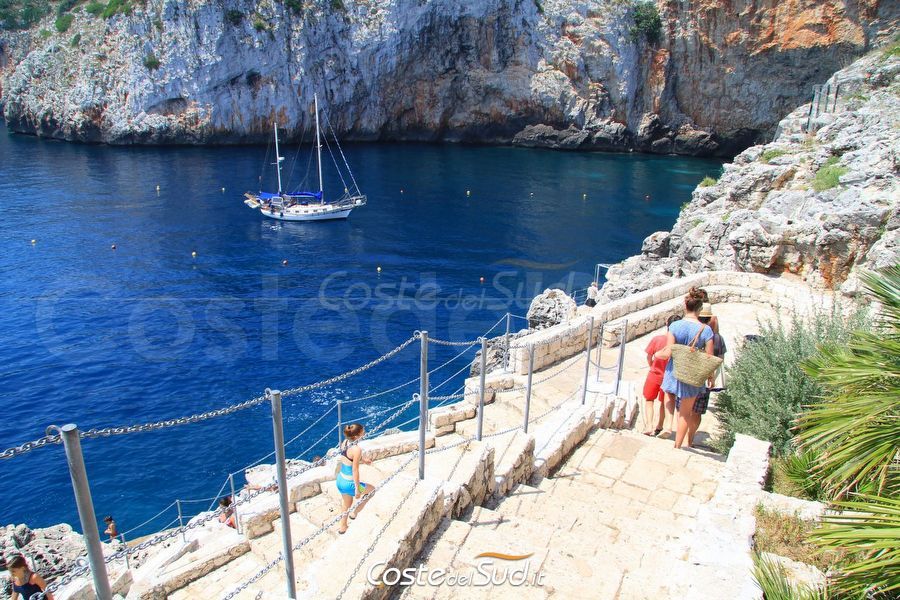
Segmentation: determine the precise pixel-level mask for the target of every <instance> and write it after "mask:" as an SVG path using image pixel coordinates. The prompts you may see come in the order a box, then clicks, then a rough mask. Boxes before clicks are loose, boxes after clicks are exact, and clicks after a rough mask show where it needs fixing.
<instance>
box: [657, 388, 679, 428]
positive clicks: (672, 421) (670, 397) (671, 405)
mask: <svg viewBox="0 0 900 600" xmlns="http://www.w3.org/2000/svg"><path fill="white" fill-rule="evenodd" d="M659 410H660V412H662V413H663V414H665V413H668V414H669V427H668V428H667V429H666V430H665V431H664V432H663V433H665V434H668V435H666V437H667V438H668V437H671V436H672V432H673V431H675V428H676V427H677V423H678V422H677V420H676V415H675V394H670V393H668V392H666V401H665V410H663V408H662V407H660V409H659ZM663 418H665V417H663Z"/></svg>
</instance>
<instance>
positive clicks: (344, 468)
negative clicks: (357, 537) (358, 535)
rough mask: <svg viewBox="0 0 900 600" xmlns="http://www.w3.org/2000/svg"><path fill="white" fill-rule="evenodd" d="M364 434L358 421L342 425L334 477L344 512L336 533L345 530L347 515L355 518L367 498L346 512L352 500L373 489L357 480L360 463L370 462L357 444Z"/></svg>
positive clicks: (351, 504)
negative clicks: (341, 438)
mask: <svg viewBox="0 0 900 600" xmlns="http://www.w3.org/2000/svg"><path fill="white" fill-rule="evenodd" d="M364 435H366V430H365V428H364V427H363V426H362V425H360V424H359V423H350V424H349V425H347V426H346V427H344V440H343V441H342V442H341V445H340V455H339V456H338V462H339V464H340V471H339V472H338V474H337V477H335V483H336V484H337V489H338V491H339V492H340V493H341V512H342V513H344V515H343V517H341V525H340V528H339V529H338V533H346V532H347V517H348V516H349V517H350V518H351V519H355V518H356V515H357V514H358V513H359V511H361V510H362V509H363V507H365V505H366V502H368V501H369V500H368V498H367V499H366V500H363V501H362V502H360V504H359V506H357V507H356V509H355V510H354V511H353V512H351V513H348V512H347V511H348V510H350V507H351V506H353V502H354V501H355V500H357V499H359V498H362V497H363V496H365V495H367V494H371V493H372V492H374V491H375V486H374V485H372V484H369V483H364V482H362V481H360V480H359V465H360V463H362V464H365V465H371V464H372V461H371V460H369V459H366V458H364V457H363V451H362V448H360V447H359V444H358V442H359V441H360V440H361V439H362V438H363V436H364Z"/></svg>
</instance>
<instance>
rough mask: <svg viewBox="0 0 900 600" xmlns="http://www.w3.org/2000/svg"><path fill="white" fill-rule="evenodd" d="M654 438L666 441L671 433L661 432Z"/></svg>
mask: <svg viewBox="0 0 900 600" xmlns="http://www.w3.org/2000/svg"><path fill="white" fill-rule="evenodd" d="M656 437H658V438H659V439H661V440H667V439H669V438H670V437H672V432H671V431H663V432H661V433H660V434H659V435H657V436H656Z"/></svg>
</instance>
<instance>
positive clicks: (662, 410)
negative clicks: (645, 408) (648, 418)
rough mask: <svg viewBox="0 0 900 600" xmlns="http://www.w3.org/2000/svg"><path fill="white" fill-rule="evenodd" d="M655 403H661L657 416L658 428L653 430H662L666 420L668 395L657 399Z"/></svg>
mask: <svg viewBox="0 0 900 600" xmlns="http://www.w3.org/2000/svg"><path fill="white" fill-rule="evenodd" d="M655 404H659V416H658V417H657V418H656V429H654V430H653V431H661V430H662V428H663V423H664V422H665V420H666V397H665V395H663V397H662V400H660V399H657V400H656V401H655Z"/></svg>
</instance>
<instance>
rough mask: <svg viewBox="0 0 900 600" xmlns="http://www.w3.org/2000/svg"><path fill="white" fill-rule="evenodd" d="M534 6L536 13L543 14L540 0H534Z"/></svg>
mask: <svg viewBox="0 0 900 600" xmlns="http://www.w3.org/2000/svg"><path fill="white" fill-rule="evenodd" d="M534 7H535V8H536V9H537V11H538V14H539V15H542V14H544V5H543V4H541V2H540V0H534Z"/></svg>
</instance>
